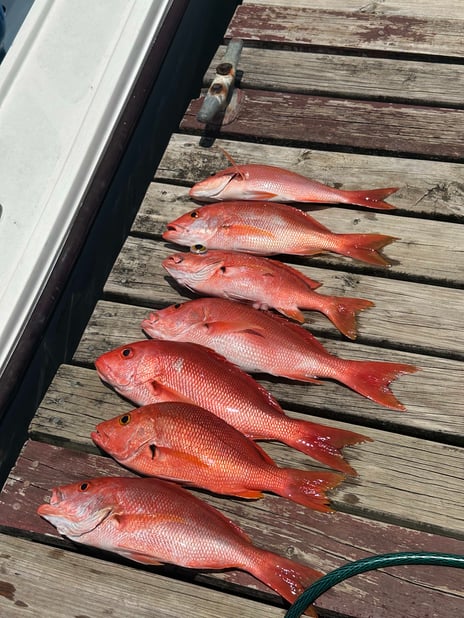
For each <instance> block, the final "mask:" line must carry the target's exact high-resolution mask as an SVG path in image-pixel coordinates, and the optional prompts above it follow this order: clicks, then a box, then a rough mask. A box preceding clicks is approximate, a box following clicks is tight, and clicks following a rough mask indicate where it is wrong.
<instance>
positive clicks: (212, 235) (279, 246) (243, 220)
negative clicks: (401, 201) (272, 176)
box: [163, 202, 397, 266]
mask: <svg viewBox="0 0 464 618" xmlns="http://www.w3.org/2000/svg"><path fill="white" fill-rule="evenodd" d="M163 238H164V239H165V240H168V241H172V242H175V243H178V244H180V245H184V246H187V247H191V246H194V245H199V246H204V247H205V248H206V249H225V250H229V251H244V252H247V253H254V254H259V255H275V254H278V253H286V254H289V255H316V254H318V253H324V252H330V253H337V254H340V255H344V256H347V257H350V258H354V259H357V260H360V261H362V262H366V263H368V264H375V265H376V266H389V265H390V263H389V262H388V260H386V259H385V257H383V256H382V255H381V254H380V253H379V252H378V250H379V249H382V248H383V247H385V245H388V244H389V243H391V242H393V241H394V240H397V239H396V238H395V237H393V236H387V235H385V234H335V233H334V232H332V231H331V230H329V229H328V228H327V227H325V226H324V225H322V224H321V223H319V222H318V221H316V219H314V218H313V217H311V216H310V215H308V214H307V213H305V212H303V211H301V210H299V209H298V208H294V207H293V206H288V205H286V204H273V203H269V202H229V203H227V204H222V203H217V204H208V205H206V206H202V207H199V208H195V209H194V210H191V211H190V212H187V213H185V214H184V215H182V216H181V217H179V218H178V219H175V220H174V221H171V222H170V223H168V224H167V229H166V231H165V232H164V233H163Z"/></svg>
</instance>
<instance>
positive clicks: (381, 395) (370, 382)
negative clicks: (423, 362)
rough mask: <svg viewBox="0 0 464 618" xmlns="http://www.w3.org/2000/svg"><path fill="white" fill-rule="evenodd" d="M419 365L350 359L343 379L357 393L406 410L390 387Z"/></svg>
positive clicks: (381, 403)
mask: <svg viewBox="0 0 464 618" xmlns="http://www.w3.org/2000/svg"><path fill="white" fill-rule="evenodd" d="M416 371H419V367H415V366H414V365H406V364H403V363H384V362H381V361H358V360H350V361H348V365H346V366H345V367H344V371H343V375H342V376H341V377H342V378H343V379H340V378H337V379H340V381H342V382H343V383H344V384H345V385H346V386H349V387H350V388H352V389H353V390H354V391H356V392H357V393H359V394H361V395H364V397H367V398H368V399H371V400H372V401H375V402H376V403H379V404H380V405H382V406H385V407H386V408H391V409H392V410H400V411H404V410H406V407H405V406H404V405H403V404H402V403H401V402H400V401H398V399H397V398H396V397H395V395H394V394H393V393H392V391H391V390H390V388H389V385H390V383H391V382H393V381H394V380H396V378H398V377H399V376H400V375H402V374H404V373H415V372H416Z"/></svg>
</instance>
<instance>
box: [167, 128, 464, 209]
mask: <svg viewBox="0 0 464 618" xmlns="http://www.w3.org/2000/svg"><path fill="white" fill-rule="evenodd" d="M199 141H200V140H199V138H198V137H197V136H191V135H179V134H174V135H173V136H172V138H171V140H170V142H169V146H168V148H167V149H166V152H165V154H164V156H163V159H162V160H161V162H160V165H159V166H158V169H157V171H156V179H157V180H159V181H164V182H176V183H181V184H182V185H190V184H193V183H194V182H198V181H199V180H202V179H203V178H206V177H208V176H210V175H211V174H212V173H214V172H217V171H219V170H222V169H224V168H226V167H229V165H230V163H229V162H228V161H227V159H226V158H225V156H224V154H223V152H222V151H221V150H220V149H219V148H215V147H213V148H204V147H202V146H201V145H200V144H199ZM215 144H216V145H217V146H220V147H221V148H224V149H225V150H227V152H229V153H230V154H231V155H232V157H233V158H234V159H235V161H236V162H237V163H239V164H246V163H267V164H270V165H276V166H278V167H284V168H286V169H290V170H292V171H294V172H297V173H298V174H302V175H303V176H307V177H308V178H314V179H315V180H318V181H319V182H323V183H325V184H328V185H331V186H336V187H339V188H343V189H356V188H358V189H359V188H361V187H362V188H364V187H365V188H366V189H369V188H374V187H392V186H393V187H400V190H399V191H398V192H397V193H395V194H394V195H392V196H391V197H390V198H389V201H390V202H391V203H392V204H394V205H395V206H397V207H398V209H399V210H400V211H406V212H408V213H414V214H416V215H420V216H422V215H425V216H428V217H435V216H439V217H448V218H452V219H456V218H459V219H460V220H461V219H463V218H464V182H463V174H462V165H459V164H456V163H445V162H438V161H423V160H421V161H419V160H416V159H402V158H399V157H386V156H384V157H381V156H373V155H363V154H353V153H339V152H324V151H322V150H311V149H308V148H287V147H283V146H272V145H269V144H250V143H247V142H239V141H230V140H217V141H216V142H215ZM186 193H187V192H186ZM186 200H187V198H186ZM189 203H191V202H189ZM186 204H187V205H186V210H187V209H188V208H189V205H188V203H187V201H186ZM372 214H373V213H372ZM391 214H392V216H394V215H393V213H391ZM166 215H167V216H169V209H168V208H167V207H166ZM316 216H317V214H316Z"/></svg>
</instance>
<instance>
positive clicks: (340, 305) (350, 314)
mask: <svg viewBox="0 0 464 618" xmlns="http://www.w3.org/2000/svg"><path fill="white" fill-rule="evenodd" d="M373 306H374V303H373V302H372V301H370V300H365V299H364V298H341V297H338V296H328V297H327V302H326V303H325V304H324V306H323V307H321V311H322V313H324V315H326V316H327V317H328V318H329V320H330V321H331V322H332V323H333V324H334V325H335V326H336V327H337V328H338V330H339V331H340V332H341V333H343V334H344V335H345V336H346V337H349V339H356V335H357V332H356V314H357V313H359V312H360V311H364V309H368V308H369V307H373Z"/></svg>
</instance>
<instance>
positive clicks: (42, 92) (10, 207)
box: [0, 0, 173, 378]
mask: <svg viewBox="0 0 464 618" xmlns="http://www.w3.org/2000/svg"><path fill="white" fill-rule="evenodd" d="M172 3H173V0H157V1H154V0H143V1H140V0H100V2H96V3H92V5H91V6H92V9H91V12H89V13H87V12H85V11H83V10H82V4H80V3H74V2H54V1H53V0H35V2H34V4H33V6H32V7H31V9H30V11H29V13H28V15H27V16H26V19H25V21H24V23H23V25H22V27H21V28H20V30H19V32H18V34H17V35H16V37H15V39H14V41H13V44H12V46H11V48H10V49H9V51H8V53H7V54H6V56H5V59H4V61H3V63H2V64H1V65H0V170H1V177H0V204H1V216H0V264H1V268H0V378H1V376H2V375H3V373H4V371H5V369H6V367H7V365H8V362H9V360H10V358H11V356H12V354H13V352H14V350H15V348H16V346H17V344H18V342H19V340H20V338H21V335H22V333H23V332H24V329H25V327H26V325H27V323H28V321H29V320H30V318H31V315H32V313H33V311H34V308H35V306H36V305H37V302H38V300H39V299H40V296H41V293H42V291H43V289H44V287H45V285H46V283H47V281H48V279H49V277H50V274H51V273H52V271H53V268H54V266H55V265H56V263H57V261H58V260H59V259H60V253H61V251H62V248H63V246H64V244H65V242H66V239H67V237H68V235H69V233H70V230H71V229H72V226H73V222H74V221H75V219H76V217H77V215H78V213H79V209H80V206H81V204H82V201H83V198H84V196H85V193H86V191H87V188H88V186H89V184H90V182H91V180H92V177H93V174H94V171H95V169H96V167H97V166H98V163H99V161H100V160H101V157H102V155H103V153H104V152H105V149H106V147H107V145H108V143H109V141H110V138H111V135H112V131H113V128H114V126H115V125H116V123H117V121H118V118H119V117H120V115H121V112H122V110H123V109H124V106H125V104H126V103H127V100H128V97H129V95H130V92H131V89H132V86H133V84H134V82H135V80H136V78H137V75H138V73H139V71H140V69H141V67H142V66H143V63H144V60H145V58H146V56H147V54H148V52H149V50H150V47H151V45H152V43H153V41H154V40H155V39H156V36H157V34H158V33H159V31H160V29H161V27H162V24H163V20H164V18H165V16H166V15H167V13H168V11H169V9H170V7H171V5H172Z"/></svg>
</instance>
